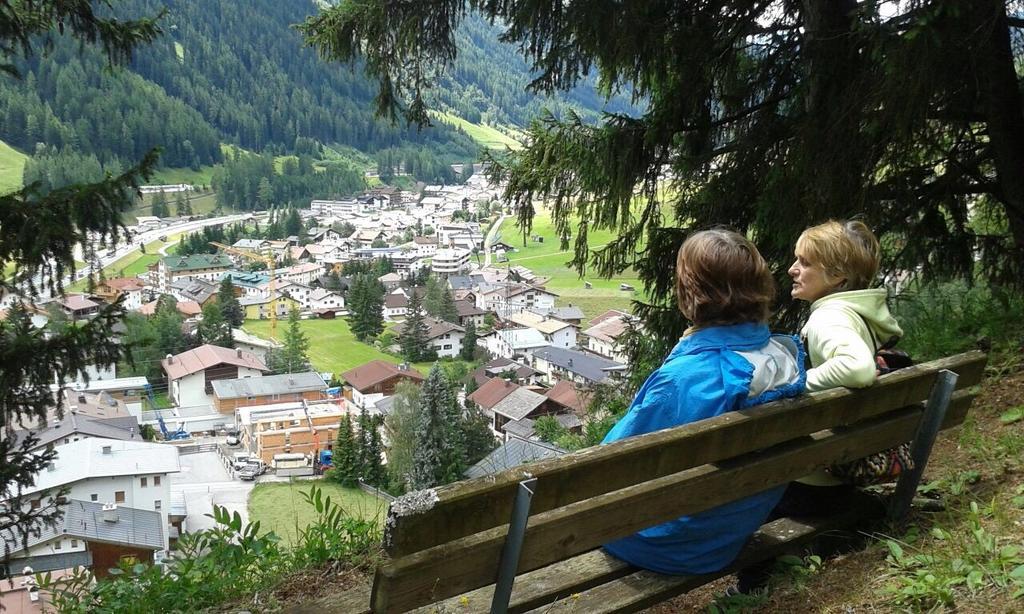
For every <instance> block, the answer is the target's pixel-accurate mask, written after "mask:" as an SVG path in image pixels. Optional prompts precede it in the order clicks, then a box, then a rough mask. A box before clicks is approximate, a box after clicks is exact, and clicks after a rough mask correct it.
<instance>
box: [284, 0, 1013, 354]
mask: <svg viewBox="0 0 1024 614" xmlns="http://www.w3.org/2000/svg"><path fill="white" fill-rule="evenodd" d="M607 8H608V7H607V3H606V2H604V1H603V0H566V1H564V2H557V3H551V2H543V1H538V0H509V1H506V2H478V1H456V2H452V1H450V0H423V1H421V2H411V3H405V4H401V5H389V10H388V11H355V10H350V9H351V5H348V4H341V5H338V6H331V7H327V8H324V9H323V10H322V11H321V13H320V14H319V15H316V16H313V17H310V18H309V19H308V20H307V21H306V23H305V24H304V25H303V26H301V30H302V31H303V32H304V33H305V35H306V37H307V40H308V41H309V42H310V44H312V45H314V46H315V47H317V48H318V49H319V50H320V51H321V53H322V54H323V55H325V56H326V57H331V58H334V59H337V60H339V61H343V62H354V61H357V60H358V61H360V62H361V66H363V67H365V70H366V72H367V73H368V74H369V75H370V76H371V77H374V78H375V79H377V81H378V86H379V87H378V94H379V96H378V98H377V112H378V114H380V115H384V116H388V117H390V118H392V119H397V117H398V116H399V115H401V116H403V117H404V119H406V120H408V121H411V122H415V123H420V124H426V123H429V117H430V116H429V113H428V111H429V109H428V105H427V103H426V101H427V100H429V99H430V96H429V95H428V93H427V91H426V90H428V89H429V88H431V87H432V86H433V85H434V84H435V83H437V82H438V81H437V80H436V79H432V78H431V79H427V78H424V77H423V75H427V74H433V72H432V71H434V70H441V69H444V68H450V67H451V66H453V65H456V64H457V62H455V58H456V57H457V55H458V49H457V47H456V43H455V32H456V29H457V28H458V27H459V25H460V24H461V23H462V22H463V21H464V20H465V18H466V15H467V12H478V13H480V14H481V15H482V16H483V17H484V18H487V19H490V20H491V21H492V22H494V23H500V24H502V27H503V29H504V34H503V40H505V41H506V42H508V43H512V44H514V45H517V46H518V49H519V50H520V52H521V54H522V55H523V56H524V57H525V59H526V61H527V62H528V63H529V64H531V68H532V69H533V71H534V72H533V74H534V75H536V77H535V79H534V80H533V81H532V82H531V84H530V86H529V89H530V90H532V91H533V92H535V93H542V94H554V93H556V92H560V91H568V90H571V89H572V88H573V87H575V86H576V85H577V84H578V83H580V81H581V79H583V78H584V76H585V75H587V74H588V73H592V72H596V73H597V74H599V75H601V78H602V81H603V87H604V89H605V91H609V92H613V91H619V90H621V89H628V90H629V91H630V92H631V93H632V96H633V99H634V101H635V102H636V103H637V104H639V105H642V106H643V107H644V109H643V111H642V112H640V113H636V114H625V113H609V114H606V115H605V117H604V119H603V120H602V121H601V122H600V123H599V124H596V125H595V124H591V123H588V122H586V121H584V120H583V119H581V118H580V117H578V116H577V115H576V114H573V113H569V114H565V115H563V116H561V117H556V116H555V115H553V114H546V115H543V116H541V117H539V118H537V119H536V120H535V121H534V122H533V123H532V124H531V126H530V127H529V128H528V130H527V132H528V136H527V138H526V139H525V141H526V142H527V143H528V145H527V146H526V147H524V148H523V149H522V150H519V151H517V152H513V153H511V154H509V155H508V156H502V157H501V159H497V158H496V157H492V159H489V160H487V161H488V162H489V163H490V171H489V172H490V173H491V175H492V178H494V179H498V180H504V181H507V188H506V189H505V193H504V195H503V200H504V201H505V204H506V205H507V206H509V207H511V208H513V209H514V210H515V211H516V212H517V214H518V217H519V221H520V226H521V228H522V231H523V233H524V236H526V235H527V234H528V233H529V232H530V229H531V223H532V219H533V215H534V203H535V202H542V201H543V202H548V203H551V212H552V218H553V222H554V226H555V234H556V236H558V237H563V249H565V248H568V244H567V243H568V242H567V241H566V240H565V237H567V236H569V233H572V236H573V241H574V246H575V250H574V255H573V259H572V264H573V265H574V267H575V268H576V269H577V271H579V272H580V274H581V275H582V273H583V272H584V271H587V272H593V273H596V274H600V275H602V276H605V277H612V276H614V275H616V274H618V273H621V272H622V271H624V270H626V269H627V268H629V267H634V268H635V269H636V271H637V272H638V274H639V276H640V278H641V279H642V280H643V281H644V283H645V287H646V288H645V289H646V290H647V295H648V296H649V297H650V299H651V302H650V303H639V302H637V303H635V304H634V311H636V312H637V313H638V314H639V315H640V316H641V317H643V318H644V320H645V324H646V326H647V329H648V330H651V331H654V332H655V333H656V334H657V335H659V336H660V337H662V339H663V340H674V339H676V338H678V337H679V336H680V334H681V333H682V330H683V329H684V328H685V325H686V323H685V322H683V321H682V317H681V316H680V314H679V313H678V310H677V309H675V305H674V300H673V292H674V285H673V280H672V276H671V275H668V274H667V272H668V271H669V270H670V268H671V266H672V263H673V257H674V255H675V253H676V251H677V250H678V247H679V245H680V244H681V243H682V242H683V241H684V240H685V238H686V237H687V236H688V234H689V233H691V232H693V231H695V230H698V229H701V228H706V227H708V226H711V225H714V224H727V225H731V226H733V227H735V228H737V229H738V230H740V231H741V232H744V233H746V234H747V235H748V236H750V237H751V238H752V239H753V240H754V241H755V242H756V243H757V245H758V248H759V250H760V251H761V253H762V254H763V255H764V256H765V257H766V259H767V260H768V261H769V262H771V263H772V264H773V265H774V266H773V267H772V268H773V269H774V270H776V271H777V275H778V277H779V278H780V279H779V280H780V281H783V282H785V281H788V280H786V279H785V271H786V269H787V265H788V264H789V263H790V262H791V260H792V258H793V255H792V250H793V245H794V242H795V240H796V238H797V236H798V235H799V233H800V232H801V231H802V230H803V229H804V228H805V227H807V226H809V225H811V224H816V223H820V222H821V221H824V220H826V219H828V218H830V217H835V218H849V217H853V216H856V215H861V216H863V217H864V219H865V221H866V222H867V223H868V224H869V225H870V226H872V227H873V228H874V229H875V230H876V232H878V233H879V234H880V235H881V238H882V241H883V244H885V245H887V246H889V247H890V248H891V249H887V250H886V254H885V255H886V260H887V262H886V263H885V264H886V265H887V268H890V270H893V271H899V270H902V271H921V272H922V273H923V275H922V276H923V277H924V278H925V279H928V278H935V277H939V276H960V277H963V278H966V279H969V280H973V279H974V277H975V275H976V274H977V273H978V272H979V271H981V272H983V274H984V275H986V276H987V277H988V278H989V279H990V280H994V281H997V282H1002V283H1008V284H1011V285H1014V286H1016V287H1017V288H1019V287H1020V286H1021V285H1022V284H1024V173H1022V172H1021V169H1022V168H1024V88H1022V87H1021V85H1022V76H1021V72H1020V70H1019V66H1020V63H1021V58H1022V52H1021V47H1020V45H1019V44H1018V42H1019V28H1020V24H1021V21H1020V19H1019V17H1018V16H1017V14H1016V13H1017V11H1018V3H1015V2H1009V1H1008V0H978V1H976V2H970V3H965V2H961V1H952V0H922V1H920V2H909V3H888V2H856V1H855V0H805V1H802V2H788V3H778V2H762V3H749V2H740V3H736V2H731V1H724V0H710V1H706V2H677V1H675V0H654V1H650V2H626V3H619V4H616V5H615V16H614V19H612V18H608V19H604V18H595V17H594V16H595V15H604V14H605V12H606V11H607ZM438 15H441V17H440V18H437V16H438ZM654 16H657V17H654ZM425 20H430V23H431V26H432V27H431V28H429V29H428V30H424V29H423V28H422V24H423V23H424V22H425ZM980 210H984V211H986V212H987V213H986V214H985V215H991V216H993V218H991V219H999V220H1000V222H999V223H998V224H997V225H995V226H990V227H987V228H982V227H981V226H979V225H978V224H975V223H972V218H973V220H975V221H976V220H977V219H978V218H977V217H974V216H973V215H972V213H977V212H979V211H980ZM597 230H604V231H611V232H612V233H613V234H614V235H615V238H614V239H613V240H611V241H609V242H608V243H607V244H606V245H604V246H603V247H601V248H599V249H596V250H591V248H590V247H589V242H588V240H587V233H589V232H592V231H597ZM641 246H642V249H638V248H640V247H641ZM593 273H592V274H593ZM787 285H788V284H787ZM782 298H783V300H784V301H785V302H787V304H788V307H787V309H785V310H784V311H783V319H784V320H786V321H788V323H793V322H794V320H795V319H796V317H797V316H798V312H799V309H800V308H799V306H797V305H795V304H793V302H792V301H791V300H790V297H788V293H783V294H782Z"/></svg>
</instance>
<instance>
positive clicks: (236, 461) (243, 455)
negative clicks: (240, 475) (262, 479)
mask: <svg viewBox="0 0 1024 614" xmlns="http://www.w3.org/2000/svg"><path fill="white" fill-rule="evenodd" d="M248 463H249V453H248V452H235V455H234V457H233V460H232V462H231V466H232V467H234V469H235V471H241V470H242V469H243V468H244V467H245V466H246V464H248Z"/></svg>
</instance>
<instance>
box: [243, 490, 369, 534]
mask: <svg viewBox="0 0 1024 614" xmlns="http://www.w3.org/2000/svg"><path fill="white" fill-rule="evenodd" d="M314 483H315V484H316V485H317V486H319V487H320V488H321V489H322V490H323V496H324V497H328V496H329V497H330V498H331V501H333V502H336V503H338V504H339V505H340V506H341V507H342V509H344V510H345V511H346V512H347V513H349V514H351V515H353V516H357V517H360V518H364V519H366V520H377V521H378V522H379V523H381V524H383V522H384V516H385V514H386V513H387V503H385V502H384V501H383V500H381V499H378V498H377V497H374V496H373V495H370V494H368V493H365V492H363V491H362V490H359V489H358V488H342V487H341V486H340V485H338V484H335V483H332V482H327V481H325V480H317V481H316V482H312V481H308V480H302V481H297V482H290V483H273V484H257V485H256V486H255V488H253V489H252V493H251V494H250V495H249V520H250V522H253V521H257V520H258V521H260V529H261V530H262V531H273V532H275V533H277V535H278V537H280V538H281V540H282V541H283V542H284V543H285V544H288V545H292V544H294V543H295V542H296V540H297V538H298V531H299V530H301V529H304V528H305V527H306V526H308V525H309V524H310V523H312V522H313V521H314V520H316V510H315V509H313V506H312V505H309V504H308V503H306V500H305V499H303V497H302V494H301V493H303V492H309V489H310V487H311V486H312V485H313V484H314Z"/></svg>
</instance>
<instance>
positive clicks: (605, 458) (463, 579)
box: [371, 352, 986, 612]
mask: <svg viewBox="0 0 1024 614" xmlns="http://www.w3.org/2000/svg"><path fill="white" fill-rule="evenodd" d="M985 361H986V357H985V355H984V354H983V353H981V352H968V353H966V354H960V355H957V356H952V357H949V358H944V359H941V360H937V361H932V362H929V363H924V364H920V365H915V366H913V367H910V368H907V369H902V370H899V371H895V372H893V373H890V374H888V375H884V376H882V377H880V378H879V380H878V382H877V383H876V384H875V385H874V386H872V387H870V388H867V389H864V390H858V391H851V390H847V389H835V390H829V391H824V392H820V393H816V394H811V395H806V396H803V397H801V398H798V399H789V400H784V401H778V402H775V403H770V404H766V405H763V406H759V407H755V408H751V409H747V410H742V411H736V412H729V413H727V414H724V415H721V416H717V417H715V418H711V419H708V420H703V421H700V422H695V423H692V424H688V425H684V426H680V427H676V428H672V429H667V430H664V431H659V432H657V433H651V434H648V435H644V436H641V437H634V438H630V439H626V440H622V441H618V442H615V443H612V444H609V445H603V446H596V447H593V448H589V449H586V450H582V451H580V452H577V453H574V454H569V455H566V456H564V457H561V458H557V459H551V460H547V461H541V462H537V463H533V464H528V465H524V466H521V467H516V468H513V469H510V470H507V471H504V472H502V473H499V474H497V475H494V476H487V477H483V478H478V479H474V480H467V481H463V482H458V483H456V484H451V485H448V486H444V487H440V488H437V489H432V490H428V491H419V492H417V493H410V494H409V495H406V496H404V497H401V498H399V499H398V500H397V501H395V502H394V503H392V505H391V507H390V509H389V511H388V519H387V523H386V527H385V550H386V551H387V553H388V555H389V557H390V560H388V561H386V562H385V563H383V564H382V565H381V566H380V567H379V568H378V570H377V575H376V578H375V581H374V588H373V597H372V604H371V605H372V607H373V610H374V611H378V612H397V611H405V610H407V609H411V608H413V607H417V606H420V605H424V604H427V603H431V602H434V601H437V600H440V599H444V598H447V597H450V596H453V595H458V594H461V593H463V592H466V591H469V590H473V589H476V588H479V587H481V586H486V585H488V584H490V583H493V582H494V580H495V576H496V573H497V564H498V560H499V557H500V555H501V549H502V546H503V544H504V540H505V535H506V533H507V529H508V522H509V518H510V516H511V513H512V505H513V501H514V498H515V493H516V490H517V488H518V484H519V482H520V481H522V480H525V479H529V478H537V483H536V485H535V487H534V495H533V498H532V502H531V506H530V514H531V515H530V521H529V524H528V526H527V530H526V538H525V540H524V542H523V546H522V552H521V555H520V562H519V572H520V573H522V572H525V571H529V570H532V569H537V568H539V567H543V566H545V565H549V564H551V563H553V562H557V561H560V560H564V559H566V558H569V557H571V556H574V555H577V554H580V553H582V552H585V551H587V550H590V549H593V548H595V547H598V546H600V545H601V544H604V543H607V542H608V541H611V540H613V539H616V538H619V537H622V536H625V535H629V534H631V533H633V532H635V531H637V530H640V529H643V528H645V527H648V526H651V525H654V524H657V523H659V522H664V521H666V520H670V519H672V518H675V517H678V516H680V515H683V514H692V513H696V512H699V511H703V510H707V509H710V508H712V507H715V506H717V505H721V504H723V503H727V502H729V501H732V500H735V499H736V498H739V497H742V496H745V495H748V494H752V493H755V492H759V491H761V490H764V489H765V488H768V487H771V486H774V485H777V484H783V483H786V482H788V481H791V480H793V479H796V478H798V477H800V476H802V475H806V474H807V473H809V472H811V471H813V470H814V469H816V468H818V467H821V466H825V465H828V464H830V463H833V462H843V461H849V460H853V459H856V458H859V457H861V456H864V455H866V454H870V453H872V452H876V451H878V450H882V449H885V448H887V447H891V446H894V445H897V444H898V443H900V442H903V441H907V440H909V439H911V438H912V437H913V436H914V433H915V430H916V428H917V425H918V422H919V420H920V416H921V413H922V411H923V404H924V400H925V399H927V397H928V394H929V392H930V391H931V388H932V386H933V384H934V383H935V381H936V378H937V376H938V373H939V372H940V371H941V370H943V369H948V370H951V371H953V372H955V373H957V374H958V375H959V379H958V382H957V388H958V389H960V390H961V392H958V393H956V394H955V395H954V398H953V402H952V403H951V405H950V407H949V410H948V412H947V414H946V420H945V423H944V425H943V427H944V428H946V427H949V426H953V425H956V424H959V423H960V422H962V420H963V417H964V416H965V415H966V412H967V409H968V407H969V405H970V402H971V400H972V399H973V395H972V394H971V393H970V392H967V391H966V390H965V389H967V388H969V387H971V386H974V385H975V384H977V383H979V382H980V381H981V378H982V375H983V372H984V366H985Z"/></svg>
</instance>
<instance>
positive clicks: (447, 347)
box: [442, 343, 452, 350]
mask: <svg viewBox="0 0 1024 614" xmlns="http://www.w3.org/2000/svg"><path fill="white" fill-rule="evenodd" d="M442 349H445V350H450V349H452V344H450V343H446V344H445V345H444V348H442Z"/></svg>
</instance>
